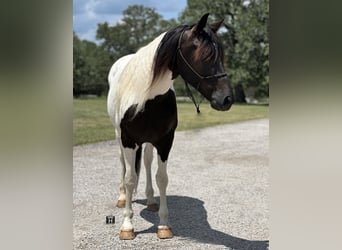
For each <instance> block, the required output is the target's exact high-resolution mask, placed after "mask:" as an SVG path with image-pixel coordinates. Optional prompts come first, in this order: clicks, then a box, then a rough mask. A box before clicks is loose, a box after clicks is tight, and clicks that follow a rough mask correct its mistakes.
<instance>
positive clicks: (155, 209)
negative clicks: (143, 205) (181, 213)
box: [147, 203, 159, 212]
mask: <svg viewBox="0 0 342 250" xmlns="http://www.w3.org/2000/svg"><path fill="white" fill-rule="evenodd" d="M147 210H148V211H151V212H158V210H159V205H158V204H157V203H153V204H149V205H147Z"/></svg>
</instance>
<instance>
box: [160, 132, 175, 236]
mask: <svg viewBox="0 0 342 250" xmlns="http://www.w3.org/2000/svg"><path fill="white" fill-rule="evenodd" d="M173 136H174V134H173V133H170V134H169V135H168V136H166V137H165V138H163V140H162V141H161V142H160V143H159V144H158V147H157V151H158V170H157V174H156V181H157V185H158V188H159V193H160V208H159V219H160V221H159V225H158V233H157V235H158V237H159V238H161V239H167V238H172V237H173V233H172V230H171V228H170V226H169V212H168V208H167V201H166V188H167V185H168V182H169V179H168V175H167V169H166V166H167V158H168V155H169V152H170V149H171V146H172V142H173Z"/></svg>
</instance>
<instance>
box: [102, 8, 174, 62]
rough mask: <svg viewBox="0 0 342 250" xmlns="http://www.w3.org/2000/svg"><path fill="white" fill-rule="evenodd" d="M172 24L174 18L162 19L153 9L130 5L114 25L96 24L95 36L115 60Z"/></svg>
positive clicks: (149, 40)
mask: <svg viewBox="0 0 342 250" xmlns="http://www.w3.org/2000/svg"><path fill="white" fill-rule="evenodd" d="M173 26H177V23H176V21H175V20H174V19H171V20H169V21H166V20H164V19H163V18H162V16H161V15H159V14H158V13H157V12H156V11H155V9H153V8H147V7H144V6H142V5H132V6H129V7H128V8H127V9H126V10H125V11H124V12H123V19H122V21H121V22H120V23H118V24H116V25H115V26H109V25H108V23H103V24H98V29H97V35H96V37H97V38H98V39H102V44H101V47H102V48H103V49H104V50H105V51H107V52H108V53H109V54H110V55H111V58H112V59H113V61H115V60H117V59H118V58H120V57H122V56H124V55H127V54H131V53H135V52H136V51H137V50H138V49H139V48H140V47H142V46H144V45H146V44H148V43H149V42H151V41H152V40H153V39H154V38H155V37H156V36H158V35H159V34H161V33H162V32H164V31H166V30H168V29H170V28H171V27H173Z"/></svg>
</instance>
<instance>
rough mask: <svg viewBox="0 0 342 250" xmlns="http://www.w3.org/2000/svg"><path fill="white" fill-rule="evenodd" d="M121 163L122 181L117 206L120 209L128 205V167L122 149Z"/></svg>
mask: <svg viewBox="0 0 342 250" xmlns="http://www.w3.org/2000/svg"><path fill="white" fill-rule="evenodd" d="M120 163H121V180H120V195H119V199H118V202H117V203H116V206H117V207H119V208H124V207H125V203H126V190H125V185H124V178H125V174H126V165H125V159H124V153H123V151H122V148H121V147H120Z"/></svg>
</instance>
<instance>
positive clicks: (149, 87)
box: [107, 14, 233, 239]
mask: <svg viewBox="0 0 342 250" xmlns="http://www.w3.org/2000/svg"><path fill="white" fill-rule="evenodd" d="M208 15H209V14H205V15H204V16H203V17H202V18H201V19H200V21H199V22H198V23H197V24H195V25H191V26H188V25H181V26H179V27H177V28H175V29H173V30H171V31H168V32H166V33H163V34H161V35H160V36H158V37H157V38H155V39H154V40H153V41H152V42H150V43H149V44H148V45H146V46H145V47H142V48H141V49H139V50H138V51H137V52H136V53H135V54H130V55H127V56H124V57H122V58H120V59H119V60H118V61H116V62H115V63H114V65H113V66H112V68H111V70H110V73H109V76H108V80H109V85H110V89H109V93H108V100H107V108H108V114H109V116H110V118H111V121H112V123H113V125H114V127H115V129H116V134H117V138H118V141H119V143H120V149H121V150H120V151H121V152H120V153H121V156H120V160H121V166H122V175H121V184H120V196H119V199H118V203H117V206H118V207H124V208H125V209H124V221H123V223H122V226H121V231H120V239H133V238H134V237H135V234H134V230H133V224H132V217H133V211H132V193H133V191H134V189H135V188H136V187H137V183H138V176H139V171H140V162H141V155H142V147H143V146H144V147H145V148H144V164H145V167H146V176H147V184H146V196H147V206H148V209H150V210H154V211H157V210H158V205H157V202H156V200H155V198H154V197H153V195H154V191H153V188H152V184H151V163H152V158H153V156H152V153H153V147H154V148H156V150H157V154H158V170H157V173H156V182H157V186H158V188H159V193H160V208H159V218H160V222H159V226H158V237H159V238H171V237H173V233H172V231H171V228H170V226H169V222H168V209H167V202H166V187H167V184H168V176H167V171H166V165H167V159H168V156H169V152H170V149H171V146H172V142H173V138H174V133H175V129H176V127H177V106H176V98H175V93H174V90H173V79H174V78H175V77H177V76H178V75H180V76H181V77H182V78H183V79H184V80H185V81H186V82H188V83H190V84H191V85H192V86H194V87H195V88H196V89H197V91H199V92H200V93H201V94H202V95H203V96H204V97H205V98H206V99H208V100H209V101H210V103H211V106H212V107H213V108H214V109H216V110H222V111H224V110H228V109H229V108H230V107H231V105H232V103H233V96H232V90H231V87H230V85H229V79H228V77H227V74H226V73H225V70H224V66H223V49H222V45H221V44H220V42H219V41H218V39H217V36H216V31H217V30H218V29H219V27H220V25H221V24H222V21H223V20H222V21H220V22H217V23H214V24H211V25H209V24H208V25H207V19H208Z"/></svg>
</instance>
